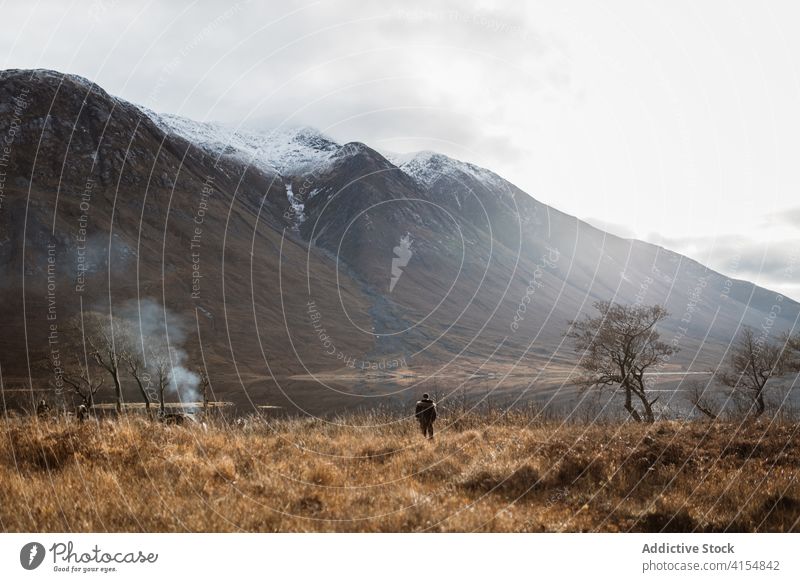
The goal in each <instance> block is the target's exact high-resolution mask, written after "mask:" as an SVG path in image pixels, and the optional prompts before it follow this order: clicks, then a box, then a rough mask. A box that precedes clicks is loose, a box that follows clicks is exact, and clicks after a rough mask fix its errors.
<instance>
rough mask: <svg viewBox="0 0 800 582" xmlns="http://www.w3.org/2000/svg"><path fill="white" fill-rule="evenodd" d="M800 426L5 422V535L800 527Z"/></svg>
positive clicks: (1, 486)
mask: <svg viewBox="0 0 800 582" xmlns="http://www.w3.org/2000/svg"><path fill="white" fill-rule="evenodd" d="M797 429H798V425H797V424H796V423H794V422H789V421H777V420H768V419H762V420H759V421H726V422H705V421H697V420H694V421H686V422H681V421H659V422H656V423H654V424H651V425H648V424H640V423H633V422H600V423H597V422H596V423H580V422H576V423H564V422H560V421H558V420H554V419H542V418H541V416H540V415H538V414H536V413H535V411H532V410H530V411H527V410H522V411H510V412H507V413H503V412H501V411H496V412H493V411H487V412H483V413H480V414H478V413H465V414H463V415H459V416H457V417H456V416H453V418H452V419H448V418H446V417H445V418H443V419H441V421H440V422H438V423H437V434H436V437H435V439H434V440H433V441H427V440H425V439H423V438H422V436H421V435H420V434H419V429H418V426H417V425H416V423H415V422H414V421H413V420H412V419H409V418H403V417H401V416H399V415H396V414H393V413H390V412H380V411H376V412H364V413H351V414H348V415H345V416H341V417H337V418H334V419H330V420H321V419H310V418H305V419H303V418H297V419H272V420H265V419H258V418H251V419H249V420H248V421H247V422H238V423H237V422H228V421H226V420H225V419H223V418H209V419H207V420H205V421H203V422H190V423H185V424H183V425H171V424H165V423H162V422H158V421H153V420H148V419H147V418H145V417H143V416H142V415H140V414H130V415H127V416H123V417H121V418H118V419H104V420H97V419H90V420H88V421H86V422H84V423H79V422H77V421H76V420H75V419H72V418H47V419H37V418H30V417H7V418H5V419H4V420H0V529H2V530H3V531H7V532H8V531H50V532H105V531H110V532H140V531H143V532H184V531H191V532H229V531H258V532H310V531H339V532H353V531H356V532H426V531H434V532H436V531H451V532H472V531H485V532H575V531H602V532H626V531H647V532H660V531H665V532H691V531H698V532H721V531H729V532H754V531H759V532H787V531H800V484H798V476H799V474H800V453H798V446H797V445H798V440H799V439H798V430H797Z"/></svg>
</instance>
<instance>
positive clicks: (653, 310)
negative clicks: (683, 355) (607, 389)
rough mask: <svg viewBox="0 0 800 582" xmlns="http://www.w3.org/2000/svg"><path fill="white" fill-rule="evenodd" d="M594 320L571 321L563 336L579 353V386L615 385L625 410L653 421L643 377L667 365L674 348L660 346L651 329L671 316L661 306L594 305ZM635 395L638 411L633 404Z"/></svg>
mask: <svg viewBox="0 0 800 582" xmlns="http://www.w3.org/2000/svg"><path fill="white" fill-rule="evenodd" d="M594 307H595V309H597V311H599V312H600V314H599V315H598V316H596V317H590V316H588V315H587V316H584V318H583V319H579V320H575V321H571V322H570V328H569V329H568V330H567V332H566V333H565V336H566V337H567V338H569V339H571V340H572V341H573V343H574V345H575V350H576V351H577V352H578V353H579V354H580V361H579V366H580V367H581V368H582V369H583V371H584V374H583V376H582V377H581V378H580V379H579V380H578V381H577V384H578V385H583V386H585V387H587V388H590V387H594V386H597V387H600V388H602V387H604V386H608V385H619V386H620V387H622V389H623V390H624V392H625V405H624V406H625V410H627V411H628V414H629V415H630V416H631V418H633V420H635V421H637V422H642V421H645V422H654V421H655V416H654V414H653V404H655V402H656V401H657V400H658V397H656V398H653V399H652V400H651V399H650V397H649V394H648V393H647V384H646V380H645V373H646V372H647V371H648V370H649V369H651V368H653V367H656V366H659V365H661V364H663V363H665V362H667V361H668V360H669V358H670V357H671V356H672V355H673V354H674V353H676V352H677V351H678V350H677V348H675V347H673V346H671V345H669V344H667V343H665V342H662V341H661V340H660V336H659V334H658V332H657V331H656V329H655V326H656V324H657V323H658V322H660V321H662V320H663V319H665V318H666V317H667V316H668V315H669V314H668V313H667V310H666V309H664V308H663V307H662V306H660V305H652V306H640V305H633V306H628V305H619V304H617V303H611V302H610V301H598V302H596V303H595V304H594ZM634 396H635V397H636V399H637V400H638V401H639V404H640V405H641V412H640V411H639V410H638V409H637V407H636V406H635V404H634Z"/></svg>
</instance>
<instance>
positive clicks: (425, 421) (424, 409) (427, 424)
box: [414, 394, 436, 439]
mask: <svg viewBox="0 0 800 582" xmlns="http://www.w3.org/2000/svg"><path fill="white" fill-rule="evenodd" d="M414 416H416V417H417V420H418V421H419V427H420V429H421V430H422V434H423V435H425V437H427V438H429V439H432V438H433V421H435V420H436V403H435V402H434V401H433V400H431V398H430V396H428V394H423V395H422V400H420V401H418V402H417V408H416V411H415V413H414Z"/></svg>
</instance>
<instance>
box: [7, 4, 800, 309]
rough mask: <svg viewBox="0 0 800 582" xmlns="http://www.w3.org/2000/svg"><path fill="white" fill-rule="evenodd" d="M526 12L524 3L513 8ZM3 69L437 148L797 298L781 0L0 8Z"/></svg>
mask: <svg viewBox="0 0 800 582" xmlns="http://www.w3.org/2000/svg"><path fill="white" fill-rule="evenodd" d="M523 4H524V6H523ZM0 13H1V14H2V15H3V21H4V26H3V32H2V34H0V59H2V66H3V68H32V67H44V68H51V69H57V70H60V71H65V72H71V73H77V74H80V75H82V76H85V77H87V78H89V79H92V80H94V81H96V82H97V83H98V84H100V85H101V86H102V87H104V88H105V89H107V90H108V91H109V92H111V93H112V94H115V95H118V96H121V97H124V98H126V99H128V100H130V101H133V102H136V103H140V104H143V105H145V106H147V107H150V108H151V109H154V110H156V111H159V112H168V113H178V114H181V115H185V116H188V117H192V118H195V119H199V120H215V121H224V122H229V123H234V124H241V125H243V126H247V127H253V128H272V127H275V126H279V125H282V124H286V125H312V126H315V127H317V128H319V129H321V130H322V131H324V132H326V133H328V134H329V135H331V136H332V137H333V138H335V139H337V140H340V141H343V142H344V141H352V140H357V141H363V142H366V143H368V144H369V145H371V146H373V147H376V148H378V149H384V150H390V151H396V152H409V151H416V150H422V149H429V150H436V151H440V152H443V153H446V154H449V155H452V156H454V157H457V158H460V159H464V160H467V161H472V162H475V163H477V164H480V165H482V166H485V167H488V168H490V169H492V170H494V171H496V172H498V173H499V174H501V175H503V176H504V177H506V178H508V179H510V180H511V181H513V182H514V183H516V184H517V185H518V186H520V187H521V188H523V189H524V190H526V191H527V192H529V193H530V194H531V195H532V196H534V197H535V198H537V199H539V200H541V201H543V202H545V203H548V204H550V205H552V206H555V207H556V208H558V209H560V210H563V211H565V212H568V213H570V214H573V215H576V216H579V217H581V218H584V219H587V220H589V221H590V222H592V223H594V224H595V225H598V226H601V227H604V228H606V229H607V230H610V231H611V232H614V233H617V234H621V235H624V236H631V237H637V238H643V239H646V240H649V241H651V242H655V243H658V244H662V245H664V246H666V247H668V248H671V249H673V250H676V251H679V252H682V253H685V254H687V255H689V256H691V257H693V258H695V259H698V260H700V261H701V262H703V263H706V264H708V265H710V266H712V267H714V268H715V269H717V270H719V271H722V272H723V273H725V274H727V275H729V276H733V277H737V278H743V279H749V280H753V281H755V282H757V283H759V284H762V285H765V286H767V287H770V288H772V289H776V290H778V291H782V292H784V293H786V294H787V295H789V296H792V297H794V298H795V299H800V197H799V196H798V194H800V163H798V161H800V63H799V62H798V61H800V57H798V55H800V35H798V34H797V26H798V23H799V22H800V2H796V1H794V0H787V1H783V2H780V1H770V2H755V1H748V2H739V1H731V0H724V1H717V2H712V1H704V2H696V1H694V0H690V1H680V0H665V1H659V2H647V1H643V0H632V1H629V2H623V1H617V2H598V1H591V2H583V3H579V2H555V1H549V2H526V3H523V2H519V1H507V2H490V1H478V2H469V1H455V0H454V1H452V2H450V1H435V0H425V1H423V2H418V3H415V2H409V1H404V2H394V3H390V2H351V1H338V0H333V1H330V2H297V3H294V4H293V3H291V2H286V1H280V2H278V1H268V2H255V1H250V2H248V1H243V2H239V3H236V2H235V1H231V2H210V1H201V2H178V1H175V2H172V1H170V2H166V1H161V2H123V1H114V0H94V1H92V0H90V1H88V2H68V1H63V0H62V1H44V2H36V0H26V1H25V2H21V1H12V2H8V1H6V2H2V0H0Z"/></svg>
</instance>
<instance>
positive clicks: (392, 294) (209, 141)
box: [0, 70, 800, 412]
mask: <svg viewBox="0 0 800 582" xmlns="http://www.w3.org/2000/svg"><path fill="white" fill-rule="evenodd" d="M0 135H3V136H6V135H11V136H12V143H11V144H10V146H9V148H8V150H7V153H6V155H5V158H4V160H5V163H4V165H3V167H0V171H5V173H6V179H5V181H4V182H2V184H3V185H4V190H3V191H2V194H3V197H2V206H0V241H2V242H0V257H2V269H3V279H2V281H3V283H2V289H3V291H2V293H3V304H2V308H0V309H2V313H1V314H0V315H2V318H3V322H4V324H5V329H6V334H4V335H3V337H2V338H1V339H0V348H2V352H0V353H1V354H2V355H0V363H2V370H3V374H4V377H5V378H12V379H13V381H14V382H16V383H18V384H20V385H21V384H23V383H25V382H26V381H27V380H26V378H27V377H28V375H29V374H30V375H32V376H34V377H37V378H40V377H46V376H43V373H42V372H40V371H38V370H37V367H36V360H37V358H40V357H41V355H42V354H43V353H46V351H47V350H48V349H51V347H52V344H50V343H48V337H49V335H50V332H51V328H50V325H52V323H53V320H52V319H49V318H48V316H49V313H51V312H53V310H54V312H55V314H56V315H55V321H56V323H57V324H61V325H62V327H61V328H59V333H66V332H65V331H64V329H63V325H64V322H66V321H67V319H68V318H69V317H71V316H73V315H74V314H76V313H79V311H80V309H81V308H83V309H84V310H87V309H99V310H103V311H109V310H110V311H111V312H113V313H127V311H126V310H128V309H129V307H130V305H132V304H135V302H136V301H141V300H143V299H148V300H152V301H155V302H157V303H159V304H161V305H164V306H166V308H167V309H168V310H169V312H170V314H171V316H174V318H177V319H178V320H180V321H182V322H183V324H182V325H180V326H178V327H179V328H180V329H176V328H175V326H173V329H168V330H167V332H168V333H170V334H172V335H174V336H175V338H176V340H175V341H176V342H178V343H179V344H180V347H181V349H184V350H185V351H186V352H187V353H188V357H189V359H190V360H192V361H194V362H203V361H205V363H206V365H207V367H208V369H209V371H210V374H211V379H212V383H213V385H214V388H215V391H216V392H217V395H218V396H220V397H224V398H231V399H233V400H235V401H237V402H240V403H250V402H253V403H257V404H274V403H279V404H281V405H285V406H296V407H301V408H302V409H304V410H308V411H314V412H318V411H324V410H331V409H336V408H338V407H346V406H353V405H360V404H363V403H364V402H365V400H364V398H365V397H371V398H372V397H374V398H376V399H378V400H381V399H382V398H404V397H406V396H405V395H404V393H403V390H402V389H401V388H402V387H400V388H398V389H397V390H394V389H392V390H388V389H386V390H384V389H383V388H381V387H378V388H376V387H375V386H374V385H372V384H370V383H368V382H367V383H357V384H350V385H347V386H344V387H342V385H341V382H340V383H333V382H329V381H328V380H327V378H329V377H331V375H336V374H339V375H341V374H342V373H343V372H348V373H351V372H349V371H348V364H349V365H350V366H355V368H356V370H354V371H352V374H356V375H359V374H360V375H361V376H363V375H364V372H363V371H361V370H359V368H362V367H366V368H369V369H376V370H386V369H389V370H393V371H397V370H402V372H403V375H408V376H413V375H415V374H416V375H417V376H416V377H417V378H421V377H423V376H424V375H425V374H427V373H430V372H431V371H438V372H439V373H440V374H441V375H443V376H444V377H447V376H451V377H458V376H460V375H463V374H467V373H471V372H473V371H475V370H478V369H482V370H484V371H485V370H491V371H497V372H499V373H502V374H504V373H507V372H509V371H511V370H513V371H514V373H518V374H523V375H527V376H528V377H530V378H531V379H539V380H541V381H544V380H545V379H546V378H548V377H551V378H561V377H562V376H563V375H564V374H568V373H569V371H570V369H571V366H572V365H573V364H574V362H575V355H574V354H573V353H572V351H571V349H570V348H571V346H568V345H563V344H562V333H563V331H564V330H565V328H566V326H567V322H568V321H569V320H571V319H574V318H576V317H577V316H579V315H580V314H582V313H589V312H591V311H592V303H593V302H594V301H596V300H599V299H611V300H615V301H619V302H622V303H636V302H639V303H645V304H650V303H661V304H665V305H666V306H667V308H668V309H669V311H670V312H671V314H672V316H671V318H670V320H669V321H668V322H666V324H665V325H664V326H663V327H662V329H661V331H662V332H663V335H664V338H665V339H666V340H667V341H672V342H674V343H675V344H676V345H678V346H680V347H681V348H682V349H681V352H680V353H679V354H678V356H676V357H675V358H674V360H673V361H671V362H670V369H675V370H678V369H692V370H704V369H706V368H707V367H709V366H714V365H716V364H717V363H718V362H719V360H720V358H721V357H723V355H724V353H725V348H726V346H727V345H728V343H729V342H730V340H731V338H732V337H734V336H735V335H736V333H737V330H738V328H739V327H740V326H741V325H743V324H748V325H754V326H761V325H763V324H765V322H768V324H769V325H770V326H772V327H771V329H772V330H774V331H775V332H777V331H778V330H782V329H789V328H791V327H792V326H793V325H795V322H796V321H797V317H798V314H800V305H798V304H797V303H795V302H794V301H792V300H790V299H788V298H782V297H779V296H778V295H777V294H776V293H774V292H772V291H769V290H766V289H763V288H760V287H757V286H755V285H753V284H752V283H749V282H746V281H738V280H729V279H728V278H726V277H725V276H723V275H721V274H719V273H717V272H715V271H712V270H710V269H708V268H707V267H705V266H703V265H701V264H699V263H697V262H696V261H693V260H691V259H688V258H686V257H684V256H682V255H679V254H677V253H673V252H671V251H668V250H665V249H663V248H660V247H658V246H655V245H652V244H648V243H644V242H641V241H636V240H627V239H622V238H619V237H616V236H614V235H611V234H608V233H605V232H603V231H601V230H599V229H597V228H594V227H592V226H590V225H589V224H587V223H585V222H582V221H580V220H578V219H576V218H575V217H572V216H569V215H567V214H564V213H562V212H559V211H558V210H556V209H554V208H552V207H549V206H547V205H545V204H542V203H540V202H538V201H537V200H535V199H534V198H532V197H531V196H529V195H528V194H526V193H525V192H523V191H522V190H520V189H519V188H517V187H516V186H514V185H513V184H511V183H509V182H507V181H506V180H504V179H503V178H502V177H500V176H498V175H497V174H495V173H493V172H491V171H489V170H486V169H483V168H480V167H477V166H475V165H472V164H468V163H465V162H461V161H458V160H454V159H452V158H449V157H447V156H444V155H441V154H437V153H434V152H420V153H417V154H404V155H394V154H386V155H383V154H381V153H380V152H378V151H376V150H374V149H372V148H370V147H368V146H367V145H365V144H362V143H348V144H339V143H337V142H336V141H335V140H333V139H331V138H329V137H327V136H325V135H323V134H322V133H320V132H318V131H316V130H313V129H310V128H285V129H278V130H274V131H267V132H256V131H250V130H248V131H242V130H238V129H236V130H234V129H233V128H230V127H227V126H223V125H220V124H213V123H201V122H196V121H192V120H188V119H185V118H181V117H177V116H173V115H158V114H155V113H153V112H151V111H148V110H146V109H144V108H141V107H138V106H135V105H132V104H130V103H127V102H125V101H123V100H121V99H118V98H115V97H112V96H110V95H108V94H107V93H106V92H105V91H103V90H102V89H101V88H99V87H97V86H96V85H94V84H92V83H91V82H90V81H87V80H85V79H82V78H79V77H74V76H70V75H63V74H61V73H57V72H53V71H40V70H36V71H20V70H9V71H4V72H2V73H0ZM591 195H592V193H587V196H591ZM84 239H85V240H84ZM84 267H86V268H85V269H84ZM83 279H85V281H84V282H83V284H82V285H80V284H79V282H80V281H82V280H83ZM132 302H133V303H132ZM776 305H779V309H777V310H776V309H775V308H774V306H776ZM173 320H174V319H173ZM298 375H306V376H308V375H313V376H316V377H317V378H318V379H320V380H321V381H322V382H323V383H321V384H316V387H314V385H313V384H302V385H301V384H296V383H295V384H291V387H288V386H290V384H287V383H286V382H285V381H284V380H285V379H286V378H287V377H296V376H298ZM8 383H9V381H8V380H6V384H8ZM393 386H394V385H393ZM536 386H537V384H535V383H534V384H532V385H531V386H526V387H524V391H525V393H526V394H528V393H530V394H535V392H536V389H537V388H536ZM395 392H396V393H397V395H396V396H389V395H388V394H392V393H395ZM132 394H135V392H132ZM370 402H373V401H370Z"/></svg>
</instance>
